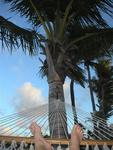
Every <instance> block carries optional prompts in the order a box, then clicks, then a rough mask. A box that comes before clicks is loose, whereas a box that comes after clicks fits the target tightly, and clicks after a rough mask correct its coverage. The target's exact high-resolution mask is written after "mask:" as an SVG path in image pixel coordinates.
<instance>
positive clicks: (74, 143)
mask: <svg viewBox="0 0 113 150" xmlns="http://www.w3.org/2000/svg"><path fill="white" fill-rule="evenodd" d="M30 130H31V132H32V134H33V135H34V142H35V149H36V150H52V147H51V144H50V143H49V142H47V141H46V140H45V139H44V138H43V136H42V135H41V128H40V127H39V126H38V125H37V124H36V123H35V122H33V123H32V124H31V126H30ZM82 138H83V130H82V128H81V127H80V126H79V125H74V127H73V129H72V132H71V141H70V142H71V145H70V150H80V142H81V140H82Z"/></svg>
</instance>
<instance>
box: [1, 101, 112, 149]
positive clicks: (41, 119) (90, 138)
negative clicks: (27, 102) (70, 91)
mask: <svg viewBox="0 0 113 150" xmlns="http://www.w3.org/2000/svg"><path fill="white" fill-rule="evenodd" d="M64 106H65V109H64ZM52 107H53V108H54V109H52V111H50V108H52ZM74 117H76V119H74ZM33 121H34V122H37V124H38V125H39V126H40V127H41V130H42V134H43V136H44V137H45V138H46V140H48V141H49V142H50V143H51V144H52V145H53V147H54V148H53V149H56V150H59V149H61V150H62V149H65V150H66V149H67V150H68V149H69V145H70V133H71V130H72V127H73V125H74V124H75V123H79V124H81V125H82V127H83V130H84V139H83V141H82V142H81V147H83V148H84V150H89V149H92V150H99V149H103V150H113V146H112V145H113V140H112V139H113V128H112V127H110V123H109V122H106V121H105V120H103V119H102V118H99V117H98V116H95V114H92V113H87V112H85V111H83V110H81V109H80V108H76V111H75V110H74V108H72V107H71V106H70V104H66V103H63V102H61V101H60V100H56V101H54V102H53V103H51V104H49V107H48V104H44V105H42V106H38V107H35V108H31V109H27V110H24V111H22V112H19V113H15V114H11V115H8V116H5V117H2V118H0V150H13V149H14V150H24V149H29V150H34V142H33V136H32V134H31V132H30V130H29V126H30V124H31V123H32V122H33ZM56 121H57V122H58V123H59V125H58V136H57V137H58V138H57V139H55V136H54V135H55V133H54V132H55V130H54V129H55V124H56ZM50 124H52V125H51V131H50ZM66 124H67V126H66ZM60 125H62V130H63V131H64V134H65V139H62V138H61V136H60V135H61V134H60V132H61V131H60ZM67 131H68V132H67ZM64 147H65V148H64Z"/></svg>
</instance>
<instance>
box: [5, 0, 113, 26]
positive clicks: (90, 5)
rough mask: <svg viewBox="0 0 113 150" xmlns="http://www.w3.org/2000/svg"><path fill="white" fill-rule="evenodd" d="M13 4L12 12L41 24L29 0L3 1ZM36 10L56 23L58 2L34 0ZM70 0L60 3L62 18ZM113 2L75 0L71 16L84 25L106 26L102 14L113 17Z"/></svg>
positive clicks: (104, 0) (110, 0)
mask: <svg viewBox="0 0 113 150" xmlns="http://www.w3.org/2000/svg"><path fill="white" fill-rule="evenodd" d="M3 1H4V2H9V3H11V10H12V11H18V12H19V13H21V15H24V16H26V17H27V18H28V19H29V20H30V21H32V22H34V21H35V22H36V20H37V23H40V21H39V20H38V19H37V15H36V12H35V11H34V9H33V8H32V6H31V4H30V1H29V0H19V1H18V0H3ZM32 1H33V4H34V5H35V6H36V9H37V10H39V11H40V12H41V13H42V12H44V13H45V14H46V15H47V17H48V19H49V21H52V22H54V18H55V12H56V10H57V3H58V0H56V1H54V0H41V1H40V0H32ZM69 2H70V1H69V0H62V1H60V2H59V8H60V12H61V14H62V16H63V15H64V12H65V10H66V8H67V6H68V4H69ZM112 9H113V1H112V0H109V1H108V0H99V1H97V0H93V1H91V0H81V1H78V0H74V2H73V5H72V9H71V12H70V14H73V18H74V19H73V20H75V21H78V22H79V23H80V24H81V25H82V26H84V25H86V24H87V25H94V24H95V25H99V26H104V27H105V26H106V25H107V23H106V21H105V19H103V17H102V13H104V14H108V15H110V16H113V12H112Z"/></svg>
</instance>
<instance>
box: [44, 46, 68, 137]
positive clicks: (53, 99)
mask: <svg viewBox="0 0 113 150" xmlns="http://www.w3.org/2000/svg"><path fill="white" fill-rule="evenodd" d="M46 57H47V64H48V84H49V128H50V136H51V137H52V138H67V137H68V130H67V117H66V110H65V103H64V91H63V82H62V80H61V79H60V76H59V75H58V73H57V72H56V70H55V67H54V64H53V60H52V56H51V54H50V51H49V49H48V47H47V48H46Z"/></svg>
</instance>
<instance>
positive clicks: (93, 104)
mask: <svg viewBox="0 0 113 150" xmlns="http://www.w3.org/2000/svg"><path fill="white" fill-rule="evenodd" d="M86 68H87V72H88V82H89V90H90V96H91V102H92V109H93V113H95V112H96V107H95V100H94V95H93V89H92V85H91V74H90V68H89V65H88V64H86Z"/></svg>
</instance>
